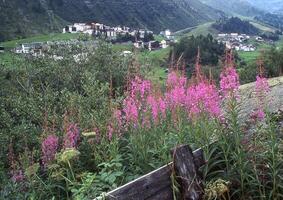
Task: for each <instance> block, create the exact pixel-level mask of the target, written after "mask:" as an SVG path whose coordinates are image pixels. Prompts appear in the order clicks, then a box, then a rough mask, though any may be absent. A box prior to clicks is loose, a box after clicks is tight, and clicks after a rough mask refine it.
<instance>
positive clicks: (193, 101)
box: [186, 82, 220, 117]
mask: <svg viewBox="0 0 283 200" xmlns="http://www.w3.org/2000/svg"><path fill="white" fill-rule="evenodd" d="M186 107H187V110H188V112H189V115H190V117H194V116H199V114H201V113H206V114H208V115H209V116H211V117H219V116H220V98H219V94H218V91H217V89H216V87H215V85H212V84H208V83H205V82H200V83H198V84H197V85H192V86H190V87H189V88H188V89H187V98H186Z"/></svg>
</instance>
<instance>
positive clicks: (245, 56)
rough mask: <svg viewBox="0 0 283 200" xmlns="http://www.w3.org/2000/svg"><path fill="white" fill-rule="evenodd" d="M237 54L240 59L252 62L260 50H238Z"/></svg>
mask: <svg viewBox="0 0 283 200" xmlns="http://www.w3.org/2000/svg"><path fill="white" fill-rule="evenodd" d="M238 55H239V56H240V58H241V59H242V60H244V61H245V62H246V63H253V62H255V61H256V60H257V59H258V57H259V56H260V51H253V52H244V51H239V52H238Z"/></svg>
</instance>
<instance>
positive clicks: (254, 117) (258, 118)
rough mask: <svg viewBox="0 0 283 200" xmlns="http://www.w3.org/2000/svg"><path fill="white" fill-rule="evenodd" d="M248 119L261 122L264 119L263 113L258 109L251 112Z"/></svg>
mask: <svg viewBox="0 0 283 200" xmlns="http://www.w3.org/2000/svg"><path fill="white" fill-rule="evenodd" d="M250 117H251V119H252V120H254V121H263V120H264V118H265V113H264V111H263V110H262V109H258V110H256V111H255V112H253V113H252V114H251V116H250Z"/></svg>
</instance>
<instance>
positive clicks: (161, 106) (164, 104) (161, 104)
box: [158, 98, 166, 118]
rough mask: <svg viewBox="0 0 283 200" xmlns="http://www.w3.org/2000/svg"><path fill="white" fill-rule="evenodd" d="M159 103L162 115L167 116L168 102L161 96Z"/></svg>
mask: <svg viewBox="0 0 283 200" xmlns="http://www.w3.org/2000/svg"><path fill="white" fill-rule="evenodd" d="M158 104H159V109H160V112H161V115H162V117H163V118H165V117H166V102H165V101H164V100H163V99H162V98H159V102H158Z"/></svg>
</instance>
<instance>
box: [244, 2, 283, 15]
mask: <svg viewBox="0 0 283 200" xmlns="http://www.w3.org/2000/svg"><path fill="white" fill-rule="evenodd" d="M247 1H248V2H250V3H251V4H252V5H253V6H255V7H257V8H259V9H262V10H265V11H267V12H282V11H283V1H282V0H247Z"/></svg>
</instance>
